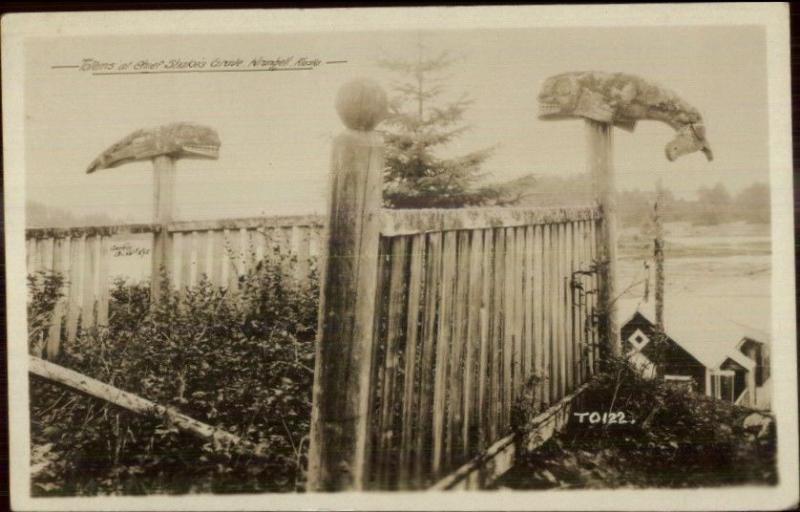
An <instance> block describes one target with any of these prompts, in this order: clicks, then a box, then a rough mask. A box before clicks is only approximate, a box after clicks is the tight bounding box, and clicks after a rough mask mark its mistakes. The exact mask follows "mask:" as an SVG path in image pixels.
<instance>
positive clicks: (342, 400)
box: [308, 130, 383, 491]
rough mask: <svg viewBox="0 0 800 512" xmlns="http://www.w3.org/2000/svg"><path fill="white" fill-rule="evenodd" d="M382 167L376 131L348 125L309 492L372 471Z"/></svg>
mask: <svg viewBox="0 0 800 512" xmlns="http://www.w3.org/2000/svg"><path fill="white" fill-rule="evenodd" d="M382 172H383V141H382V139H381V136H380V135H379V134H378V133H375V132H355V131H352V130H347V131H345V132H343V133H342V134H340V135H338V136H337V137H336V138H335V139H334V142H333V153H332V157H331V195H330V198H331V199H330V201H329V224H328V231H327V244H326V245H327V258H326V260H325V265H326V268H325V270H324V271H323V275H324V279H323V281H322V283H321V293H320V297H321V300H320V313H319V328H318V333H319V339H318V343H317V351H316V368H315V372H314V388H313V403H314V405H313V410H312V421H311V436H310V437H311V443H310V447H309V468H308V489H309V490H314V491H326V490H343V489H353V490H361V489H364V488H365V486H366V481H367V478H368V475H369V467H368V463H367V459H368V456H367V455H368V454H367V450H368V447H367V444H368V442H369V432H368V428H369V425H370V417H371V410H370V392H369V391H370V390H371V389H372V385H373V383H372V382H371V379H372V377H373V373H372V369H373V364H372V361H373V326H374V322H375V317H374V311H375V303H376V300H377V297H376V292H377V283H376V281H377V280H376V275H377V267H378V261H377V260H378V247H379V238H380V219H379V215H378V214H379V210H380V206H381V200H382V197H381V194H382V192H381V191H382V184H381V173H382Z"/></svg>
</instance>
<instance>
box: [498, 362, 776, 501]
mask: <svg viewBox="0 0 800 512" xmlns="http://www.w3.org/2000/svg"><path fill="white" fill-rule="evenodd" d="M602 367H603V372H602V373H600V374H599V375H598V376H597V377H596V378H595V379H594V380H592V381H590V383H589V385H588V387H587V389H586V390H585V391H584V393H583V394H582V396H581V397H580V399H579V401H578V402H577V403H576V406H575V412H592V411H596V412H599V413H600V414H602V413H604V412H623V413H624V414H625V421H626V422H627V423H626V424H603V423H602V422H598V423H595V424H591V423H589V422H588V421H584V422H582V423H581V422H579V421H577V418H576V417H575V416H574V415H573V417H572V418H571V419H570V422H569V423H568V425H567V428H566V429H565V431H564V432H562V433H561V434H558V435H556V436H555V437H554V438H553V439H552V440H551V441H549V442H548V443H546V444H545V445H543V446H542V447H541V448H539V449H537V450H535V451H534V452H533V453H531V454H528V455H527V456H526V457H524V458H523V461H522V462H521V464H519V465H518V466H517V467H516V468H515V469H514V471H512V473H511V474H510V475H508V477H507V478H506V481H505V482H506V483H507V484H509V485H511V486H512V487H523V488H539V487H553V486H565V487H598V488H599V487H619V486H631V485H633V486H636V487H700V486H718V485H734V484H739V485H741V484H753V483H761V484H774V483H776V481H777V473H776V468H775V438H774V432H773V433H772V435H771V436H769V437H767V438H764V439H757V438H756V436H755V435H754V434H752V433H749V432H747V431H746V429H745V428H744V426H743V420H744V418H745V417H746V416H748V415H749V414H751V413H752V411H751V410H749V409H746V408H743V407H738V406H734V405H732V404H730V403H727V402H723V401H720V400H715V399H712V398H710V397H707V396H705V395H700V394H698V393H695V392H692V391H688V390H687V389H686V388H684V387H682V386H678V385H675V384H670V383H667V382H665V381H663V380H661V379H648V378H645V377H644V376H642V374H641V372H640V371H639V369H638V368H637V367H636V366H635V365H634V364H633V363H631V362H630V361H629V360H627V359H626V358H624V357H617V358H614V357H609V358H606V359H604V360H603V361H602ZM631 420H632V422H631ZM542 475H543V476H542Z"/></svg>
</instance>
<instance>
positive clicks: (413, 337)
mask: <svg viewBox="0 0 800 512" xmlns="http://www.w3.org/2000/svg"><path fill="white" fill-rule="evenodd" d="M424 248H425V235H414V237H413V238H412V239H411V256H410V258H411V261H410V263H409V280H408V283H409V284H408V314H407V322H408V323H407V324H406V347H405V353H404V354H403V357H404V359H405V372H404V375H403V412H402V415H403V416H402V418H403V421H402V425H403V427H402V435H401V439H400V475H399V478H398V480H399V482H400V485H401V487H402V488H404V489H408V488H410V484H411V473H412V468H411V460H412V459H411V457H412V453H413V449H414V445H413V439H414V437H413V436H414V425H415V422H417V421H418V415H417V413H418V410H417V405H418V403H419V400H418V398H417V397H418V395H417V392H418V391H419V390H418V389H417V385H418V381H419V376H418V373H417V372H416V368H417V343H418V339H419V322H420V307H421V302H420V298H421V293H422V278H423V276H424V270H425V269H424V267H423V261H424V259H423V256H424V254H423V252H424Z"/></svg>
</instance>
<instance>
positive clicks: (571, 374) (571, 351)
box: [564, 222, 575, 393]
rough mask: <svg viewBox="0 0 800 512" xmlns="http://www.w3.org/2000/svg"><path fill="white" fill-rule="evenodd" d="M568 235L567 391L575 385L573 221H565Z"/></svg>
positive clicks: (565, 308)
mask: <svg viewBox="0 0 800 512" xmlns="http://www.w3.org/2000/svg"><path fill="white" fill-rule="evenodd" d="M564 229H565V230H566V236H565V238H564V245H565V256H564V266H565V272H564V315H565V317H566V322H565V328H566V330H567V335H566V339H567V347H566V348H567V358H566V359H567V387H566V392H567V393H570V392H572V389H573V388H574V386H575V337H574V334H573V333H574V331H573V322H574V319H575V316H574V307H573V302H572V285H571V283H572V272H573V261H572V257H573V255H574V248H573V242H572V240H573V229H572V222H566V223H564Z"/></svg>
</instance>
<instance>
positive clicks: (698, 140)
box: [539, 71, 714, 161]
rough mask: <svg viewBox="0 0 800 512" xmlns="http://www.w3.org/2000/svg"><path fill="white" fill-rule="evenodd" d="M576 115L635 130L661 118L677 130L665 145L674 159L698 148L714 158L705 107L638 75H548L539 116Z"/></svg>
mask: <svg viewBox="0 0 800 512" xmlns="http://www.w3.org/2000/svg"><path fill="white" fill-rule="evenodd" d="M575 117H582V118H586V119H591V120H594V121H597V122H600V123H608V124H612V125H613V126H616V127H618V128H622V129H624V130H627V131H631V132H632V131H633V130H634V128H635V127H636V123H637V121H640V120H653V121H661V122H664V123H666V124H668V125H670V126H671V127H672V128H673V129H674V130H675V131H676V132H677V135H676V136H675V138H674V139H672V140H671V141H670V142H669V143H668V144H667V145H666V147H665V148H664V150H665V153H666V156H667V159H668V160H669V161H674V160H675V159H676V158H678V157H679V156H682V155H685V154H688V153H693V152H695V151H702V152H703V154H705V156H706V158H707V159H708V160H709V161H711V160H713V158H714V155H713V153H712V152H711V147H710V146H709V144H708V141H707V140H706V130H705V127H704V125H703V117H702V116H701V115H700V112H698V110H697V109H696V108H694V107H692V106H691V105H689V104H688V103H686V102H685V101H684V100H683V99H681V98H680V97H679V96H678V95H677V94H675V93H674V92H672V91H669V90H667V89H664V88H662V87H660V86H658V85H655V84H652V83H650V82H648V81H646V80H644V79H642V78H640V77H638V76H634V75H628V74H625V73H602V72H596V71H584V72H570V73H562V74H559V75H555V76H552V77H550V78H548V79H547V80H545V82H544V84H543V85H542V89H541V92H540V93H539V118H540V119H566V118H575Z"/></svg>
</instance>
